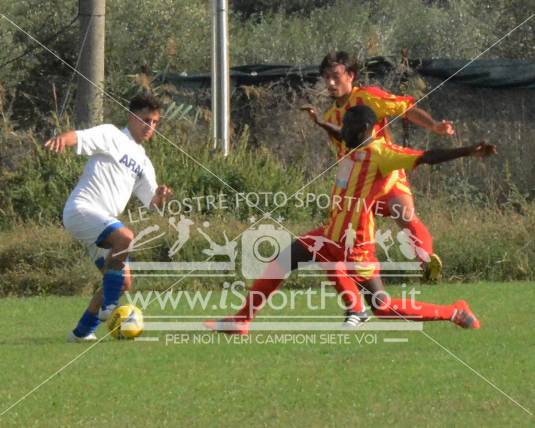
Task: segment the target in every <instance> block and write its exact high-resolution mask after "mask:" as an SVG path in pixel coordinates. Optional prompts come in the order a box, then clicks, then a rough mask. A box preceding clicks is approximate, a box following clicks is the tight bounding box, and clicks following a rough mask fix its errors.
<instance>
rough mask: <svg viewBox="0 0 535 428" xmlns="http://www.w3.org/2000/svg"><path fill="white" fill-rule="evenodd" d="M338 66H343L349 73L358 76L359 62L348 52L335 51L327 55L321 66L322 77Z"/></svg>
mask: <svg viewBox="0 0 535 428" xmlns="http://www.w3.org/2000/svg"><path fill="white" fill-rule="evenodd" d="M337 64H340V65H343V66H344V67H345V68H346V70H347V71H352V72H353V73H354V74H355V76H356V75H357V71H358V62H357V60H356V59H355V58H353V57H352V56H351V55H349V54H348V53H347V52H346V51H333V52H329V53H328V54H327V55H325V57H324V58H323V60H322V61H321V64H320V75H322V76H323V74H324V73H325V72H326V71H327V70H328V69H329V68H332V67H334V66H335V65H337Z"/></svg>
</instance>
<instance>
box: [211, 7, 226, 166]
mask: <svg viewBox="0 0 535 428" xmlns="http://www.w3.org/2000/svg"><path fill="white" fill-rule="evenodd" d="M229 124H230V87H229V59H228V0H212V127H213V138H214V148H217V146H218V145H222V147H223V155H224V156H227V155H228V153H229V146H230V142H229Z"/></svg>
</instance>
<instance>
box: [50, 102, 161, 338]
mask: <svg viewBox="0 0 535 428" xmlns="http://www.w3.org/2000/svg"><path fill="white" fill-rule="evenodd" d="M129 111H130V114H129V115H128V123H127V126H126V128H124V129H123V130H119V129H118V128H116V127H115V126H113V125H100V126H96V127H94V128H90V129H87V130H83V131H68V132H65V133H63V134H60V135H58V136H56V137H54V138H52V139H50V140H48V141H47V142H46V143H45V148H47V149H48V150H50V151H53V152H58V153H59V152H63V151H64V150H65V148H66V147H76V153H77V154H79V155H86V156H89V161H88V162H87V164H86V166H85V168H84V172H83V174H82V176H81V177H80V180H79V181H78V184H77V185H76V187H75V189H74V190H73V191H72V193H71V194H70V196H69V199H68V200H67V203H66V204H65V208H64V210H63V224H64V226H65V229H67V230H68V231H69V232H70V233H71V234H72V235H73V236H74V237H75V238H76V239H77V240H79V241H80V242H82V243H83V244H84V245H85V247H86V249H87V251H88V253H89V255H90V256H91V258H92V259H93V261H94V262H95V264H96V266H97V267H98V268H99V269H100V270H101V272H102V274H103V279H102V289H100V290H98V291H97V293H96V294H95V295H94V296H93V298H92V299H91V302H90V303H89V306H88V308H87V310H86V311H85V312H84V314H83V315H82V317H81V318H80V321H79V322H78V325H77V326H76V328H75V329H74V330H73V331H72V332H71V333H70V334H69V340H71V341H87V340H95V339H96V337H95V334H94V332H95V330H96V328H97V326H98V324H99V322H100V321H105V320H106V319H107V318H108V317H109V315H110V314H111V312H112V311H113V309H114V308H115V307H116V306H117V304H118V301H119V297H120V296H121V293H122V292H123V291H124V290H127V289H129V288H130V287H131V278H130V275H129V271H128V267H127V266H126V260H127V257H128V249H129V247H130V244H131V242H132V240H133V239H134V233H133V232H132V231H131V230H130V229H128V228H127V227H126V226H125V225H124V224H122V223H121V222H120V221H119V220H118V219H117V217H118V216H119V215H120V214H121V213H122V212H123V211H124V209H125V207H126V204H127V203H128V201H129V200H130V197H131V196H132V194H134V195H136V196H137V198H138V199H139V200H140V201H141V202H142V203H143V204H144V205H145V206H147V207H148V208H152V207H154V206H161V205H162V204H163V203H164V202H165V200H166V199H167V198H168V197H169V196H170V194H171V190H170V189H169V188H168V187H167V186H158V185H157V183H156V175H155V173H154V168H153V166H152V163H151V161H150V159H149V158H148V157H147V155H146V154H145V149H144V148H143V146H142V145H141V143H142V142H144V141H147V140H150V139H151V137H152V135H153V133H154V129H155V128H156V126H157V124H158V122H159V120H160V103H159V101H158V100H157V99H156V98H154V97H152V96H150V95H138V96H136V97H134V98H133V99H132V101H131V102H130V106H129Z"/></svg>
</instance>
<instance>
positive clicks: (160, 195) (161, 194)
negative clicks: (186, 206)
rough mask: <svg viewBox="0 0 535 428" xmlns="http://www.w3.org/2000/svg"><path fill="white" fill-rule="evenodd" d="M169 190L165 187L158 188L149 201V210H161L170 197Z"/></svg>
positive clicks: (170, 192)
mask: <svg viewBox="0 0 535 428" xmlns="http://www.w3.org/2000/svg"><path fill="white" fill-rule="evenodd" d="M172 194H173V192H172V191H171V188H169V187H167V186H164V185H162V186H158V187H157V189H156V192H155V193H154V196H153V197H152V200H151V201H150V207H151V208H161V207H162V205H163V204H164V203H165V202H166V201H167V200H168V199H169V198H170V197H171V196H172Z"/></svg>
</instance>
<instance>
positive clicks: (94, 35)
mask: <svg viewBox="0 0 535 428" xmlns="http://www.w3.org/2000/svg"><path fill="white" fill-rule="evenodd" d="M78 7H79V15H80V47H81V52H80V67H79V70H78V71H79V72H80V73H81V74H82V75H83V76H85V78H84V77H82V76H78V91H77V94H76V125H77V126H94V125H96V124H98V123H100V122H102V119H103V115H102V101H103V85H104V38H105V19H106V0H79V3H78ZM99 88H102V89H99Z"/></svg>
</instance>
